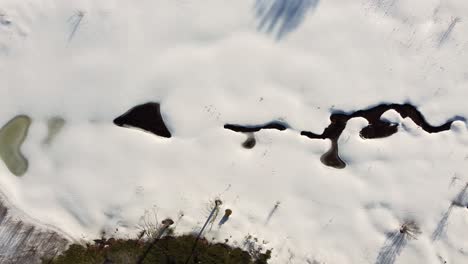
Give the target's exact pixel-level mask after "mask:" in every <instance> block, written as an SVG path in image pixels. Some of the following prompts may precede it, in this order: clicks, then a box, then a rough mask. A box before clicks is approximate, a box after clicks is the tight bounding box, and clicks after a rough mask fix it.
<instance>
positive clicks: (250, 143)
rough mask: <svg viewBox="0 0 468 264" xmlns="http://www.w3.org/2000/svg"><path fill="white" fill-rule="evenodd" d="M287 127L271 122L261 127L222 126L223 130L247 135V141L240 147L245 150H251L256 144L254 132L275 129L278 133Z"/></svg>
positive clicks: (278, 122)
mask: <svg viewBox="0 0 468 264" xmlns="http://www.w3.org/2000/svg"><path fill="white" fill-rule="evenodd" d="M288 127H289V126H288V125H287V124H286V123H283V122H280V121H272V122H269V123H266V124H263V125H253V126H243V125H233V124H226V125H224V128H225V129H229V130H232V131H234V132H240V133H244V134H247V139H246V140H245V141H244V142H243V143H242V147H244V148H246V149H252V148H253V147H255V145H256V144H257V140H256V139H255V135H254V132H258V131H260V130H262V129H276V130H279V131H284V130H286V129H287V128H288Z"/></svg>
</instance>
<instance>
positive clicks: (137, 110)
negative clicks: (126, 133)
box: [114, 102, 172, 138]
mask: <svg viewBox="0 0 468 264" xmlns="http://www.w3.org/2000/svg"><path fill="white" fill-rule="evenodd" d="M114 124H116V125H117V126H121V127H136V128H140V129H143V130H145V131H148V132H151V133H153V134H155V135H158V136H161V137H165V138H170V137H171V136H172V135H171V132H169V130H168V129H167V127H166V124H165V123H164V120H163V118H162V115H161V110H160V105H159V103H154V102H150V103H146V104H142V105H137V106H135V107H133V108H132V109H130V110H128V111H127V112H126V113H124V114H123V115H121V116H119V117H117V118H116V119H114Z"/></svg>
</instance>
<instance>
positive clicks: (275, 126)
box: [224, 121, 288, 133]
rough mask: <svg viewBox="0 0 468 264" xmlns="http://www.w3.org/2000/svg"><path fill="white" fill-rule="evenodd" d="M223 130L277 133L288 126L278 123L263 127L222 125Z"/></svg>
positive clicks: (270, 123)
mask: <svg viewBox="0 0 468 264" xmlns="http://www.w3.org/2000/svg"><path fill="white" fill-rule="evenodd" d="M224 128H225V129H229V130H232V131H234V132H243V133H249V132H250V133H252V132H258V131H260V130H262V129H276V130H279V131H283V130H286V129H287V128H288V125H287V124H285V123H283V122H280V121H272V122H269V123H266V124H264V125H253V126H243V125H233V124H226V125H224Z"/></svg>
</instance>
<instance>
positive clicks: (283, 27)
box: [255, 0, 319, 39]
mask: <svg viewBox="0 0 468 264" xmlns="http://www.w3.org/2000/svg"><path fill="white" fill-rule="evenodd" d="M318 3H319V0H256V1H255V13H256V16H257V19H258V20H259V24H258V29H259V30H261V31H263V30H265V31H266V32H267V33H274V34H275V35H276V37H277V39H281V38H282V37H284V36H285V35H286V34H287V33H289V32H291V31H293V30H295V29H296V28H297V27H298V26H299V25H300V24H301V23H302V22H303V21H304V19H305V16H306V15H307V12H309V11H313V10H314V9H315V8H316V7H317V5H318Z"/></svg>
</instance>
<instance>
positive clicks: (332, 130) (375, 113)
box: [301, 104, 466, 169]
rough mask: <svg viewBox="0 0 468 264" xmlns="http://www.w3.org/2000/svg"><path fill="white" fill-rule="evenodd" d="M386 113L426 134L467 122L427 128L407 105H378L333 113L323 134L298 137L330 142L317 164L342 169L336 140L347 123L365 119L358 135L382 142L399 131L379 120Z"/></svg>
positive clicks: (394, 126)
mask: <svg viewBox="0 0 468 264" xmlns="http://www.w3.org/2000/svg"><path fill="white" fill-rule="evenodd" d="M388 110H395V111H397V112H398V113H399V114H400V116H401V117H403V118H406V117H409V118H411V120H413V122H414V123H415V124H416V125H418V126H419V127H421V128H422V129H423V130H424V131H426V132H428V133H438V132H442V131H446V130H449V129H450V126H451V125H452V123H453V122H454V121H456V120H462V121H466V120H465V119H464V118H463V117H454V118H452V119H450V120H449V121H447V122H445V123H444V124H442V125H440V126H433V125H431V124H429V123H428V122H427V121H426V119H425V118H424V116H423V115H422V114H421V112H419V111H418V109H417V108H416V107H414V106H413V105H410V104H381V105H378V106H375V107H372V108H369V109H366V110H359V111H355V112H352V113H345V112H335V113H333V114H332V115H331V116H330V124H329V125H328V127H326V128H325V129H324V130H323V133H322V134H315V133H312V132H309V131H302V132H301V135H303V136H306V137H308V138H312V139H330V141H331V147H330V149H329V150H328V151H327V152H326V153H325V154H323V155H322V157H321V158H320V160H321V161H322V163H323V164H325V165H327V166H330V167H334V168H337V169H342V168H345V167H346V163H345V162H344V161H343V160H342V159H341V158H340V155H339V151H338V139H339V138H340V136H341V134H342V133H343V130H344V129H345V128H346V124H347V122H348V121H349V120H350V119H352V118H355V117H362V118H365V119H366V120H367V121H368V122H369V125H368V126H366V127H364V128H363V129H362V130H361V131H360V133H359V134H360V136H361V137H362V138H365V139H373V138H384V137H388V136H391V135H393V134H395V133H396V132H397V131H398V124H392V123H389V122H387V121H384V120H381V119H380V118H381V116H382V115H383V114H384V113H385V112H386V111H388Z"/></svg>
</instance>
